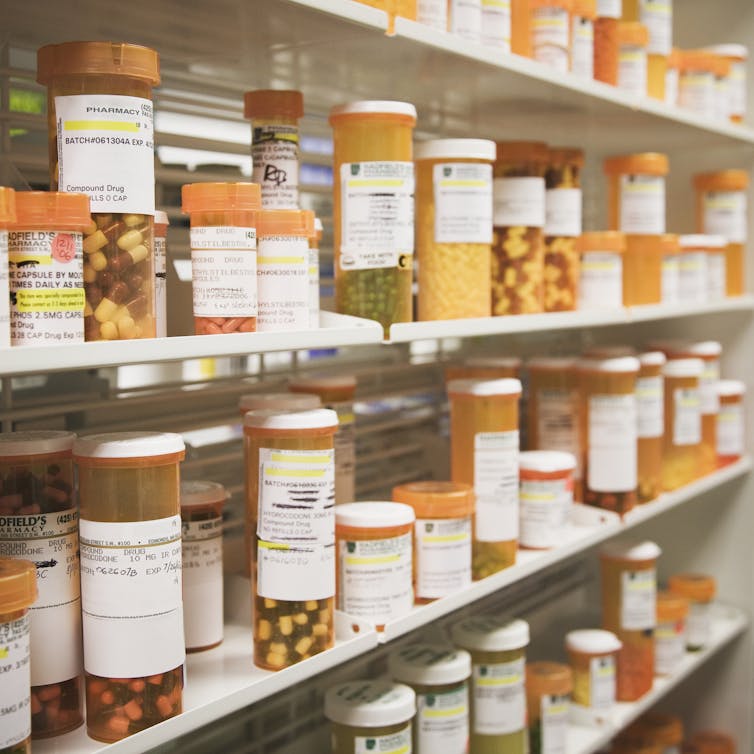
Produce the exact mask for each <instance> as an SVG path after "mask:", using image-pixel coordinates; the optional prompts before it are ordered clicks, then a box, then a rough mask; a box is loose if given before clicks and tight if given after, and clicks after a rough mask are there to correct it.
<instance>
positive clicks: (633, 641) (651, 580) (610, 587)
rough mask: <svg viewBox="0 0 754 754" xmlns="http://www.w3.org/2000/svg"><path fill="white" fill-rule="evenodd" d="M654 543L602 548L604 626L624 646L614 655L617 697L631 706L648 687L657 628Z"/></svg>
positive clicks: (622, 543) (656, 551)
mask: <svg viewBox="0 0 754 754" xmlns="http://www.w3.org/2000/svg"><path fill="white" fill-rule="evenodd" d="M661 552H662V551H661V550H660V548H659V547H658V546H657V545H656V544H655V543H654V542H630V541H629V542H625V541H617V542H613V543H611V544H608V545H605V546H604V547H602V549H601V550H600V566H601V571H602V578H601V582H602V626H603V628H604V629H606V630H607V631H612V632H613V633H614V634H615V635H616V636H617V637H618V638H619V639H620V640H621V642H623V647H622V649H621V650H620V652H619V653H618V675H617V699H618V701H619V702H632V701H636V700H637V699H639V698H641V697H642V696H644V694H646V693H647V692H648V691H650V690H651V689H652V684H653V682H654V674H655V657H654V649H655V645H654V629H655V627H656V625H657V559H658V558H659V557H660V554H661Z"/></svg>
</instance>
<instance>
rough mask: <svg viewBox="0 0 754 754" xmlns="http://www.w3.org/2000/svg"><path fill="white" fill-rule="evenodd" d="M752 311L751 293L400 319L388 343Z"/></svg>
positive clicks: (392, 327)
mask: <svg viewBox="0 0 754 754" xmlns="http://www.w3.org/2000/svg"><path fill="white" fill-rule="evenodd" d="M752 310H754V296H752V295H746V296H740V297H737V298H730V299H725V300H722V301H719V302H715V303H709V304H683V305H681V304H678V305H665V304H652V305H648V306H630V307H622V308H616V309H600V310H593V311H575V312H550V313H546V314H519V315H516V316H510V317H478V318H474V319H450V320H435V321H432V322H401V323H398V324H395V325H391V327H390V338H389V342H391V343H409V342H412V341H415V340H433V339H439V338H473V337H481V336H485V335H509V334H514V333H529V332H551V331H552V330H573V329H578V328H584V327H606V326H610V325H630V324H633V323H636V322H653V321H660V320H670V319H678V318H682V317H696V316H700V315H701V316H707V315H714V314H723V313H726V312H750V311H752Z"/></svg>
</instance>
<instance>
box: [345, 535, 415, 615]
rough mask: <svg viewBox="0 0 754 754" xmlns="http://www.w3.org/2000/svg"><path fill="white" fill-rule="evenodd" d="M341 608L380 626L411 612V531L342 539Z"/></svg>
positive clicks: (412, 598)
mask: <svg viewBox="0 0 754 754" xmlns="http://www.w3.org/2000/svg"><path fill="white" fill-rule="evenodd" d="M338 563H339V566H340V589H339V591H338V607H339V609H340V610H342V611H343V612H345V613H348V614H349V615H354V616H356V617H358V618H365V619H367V620H371V621H373V622H374V623H375V624H376V625H378V626H381V625H384V624H385V623H388V622H389V621H391V620H395V619H396V618H401V617H402V616H404V615H407V614H408V613H409V612H410V611H411V607H412V606H413V604H414V592H413V588H412V586H411V576H412V567H413V563H412V558H411V534H410V533H409V534H402V535H400V536H398V537H389V538H387V539H371V540H353V541H352V540H345V539H344V540H340V542H339V551H338Z"/></svg>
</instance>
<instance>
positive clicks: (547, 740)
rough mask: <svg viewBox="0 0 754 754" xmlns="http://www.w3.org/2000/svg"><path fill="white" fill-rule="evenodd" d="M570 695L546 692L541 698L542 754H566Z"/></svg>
mask: <svg viewBox="0 0 754 754" xmlns="http://www.w3.org/2000/svg"><path fill="white" fill-rule="evenodd" d="M570 706H571V704H570V695H568V694H564V695H559V694H545V695H544V696H543V697H542V699H541V700H540V708H539V709H540V720H541V721H542V723H541V724H542V743H541V748H540V752H541V754H565V752H566V750H567V746H566V744H567V742H568V712H569V710H570Z"/></svg>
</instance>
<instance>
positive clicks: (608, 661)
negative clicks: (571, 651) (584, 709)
mask: <svg viewBox="0 0 754 754" xmlns="http://www.w3.org/2000/svg"><path fill="white" fill-rule="evenodd" d="M614 704H615V657H614V656H613V655H608V656H606V657H592V658H591V659H590V660H589V706H590V709H593V710H607V709H610V708H611V707H612V706H613V705H614Z"/></svg>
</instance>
